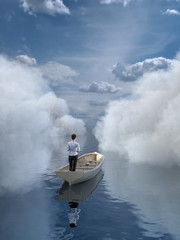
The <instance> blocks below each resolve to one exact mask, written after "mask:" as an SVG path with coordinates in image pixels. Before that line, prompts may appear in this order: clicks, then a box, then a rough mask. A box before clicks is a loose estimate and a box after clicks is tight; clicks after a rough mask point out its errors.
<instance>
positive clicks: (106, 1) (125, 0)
mask: <svg viewBox="0 0 180 240" xmlns="http://www.w3.org/2000/svg"><path fill="white" fill-rule="evenodd" d="M100 2H101V3H103V4H111V3H122V4H123V5H124V6H126V5H127V4H128V3H129V2H131V0H100Z"/></svg>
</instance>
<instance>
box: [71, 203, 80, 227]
mask: <svg viewBox="0 0 180 240" xmlns="http://www.w3.org/2000/svg"><path fill="white" fill-rule="evenodd" d="M78 205H79V204H78V202H69V206H70V209H69V211H68V218H69V226H70V227H72V228H73V227H76V226H77V220H78V219H79V212H80V211H81V210H80V209H78Z"/></svg>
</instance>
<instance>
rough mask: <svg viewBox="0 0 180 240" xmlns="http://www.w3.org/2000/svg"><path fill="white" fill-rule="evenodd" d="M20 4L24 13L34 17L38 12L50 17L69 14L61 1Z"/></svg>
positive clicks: (22, 2) (34, 1) (44, 0)
mask: <svg viewBox="0 0 180 240" xmlns="http://www.w3.org/2000/svg"><path fill="white" fill-rule="evenodd" d="M20 3H21V6H22V7H23V9H24V12H26V13H28V14H30V15H35V14H36V13H38V12H39V13H45V14H49V15H52V16H54V15H56V14H70V11H69V9H68V8H67V7H66V6H65V5H64V3H63V0H38V1H37V0H20Z"/></svg>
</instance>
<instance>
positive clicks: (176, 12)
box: [163, 9, 180, 15]
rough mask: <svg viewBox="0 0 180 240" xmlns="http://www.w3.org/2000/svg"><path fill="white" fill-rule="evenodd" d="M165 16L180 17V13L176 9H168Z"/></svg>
mask: <svg viewBox="0 0 180 240" xmlns="http://www.w3.org/2000/svg"><path fill="white" fill-rule="evenodd" d="M163 14H165V15H180V12H179V11H177V10H175V9H167V10H166V11H165V12H164V13H163Z"/></svg>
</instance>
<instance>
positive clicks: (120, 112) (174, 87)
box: [95, 60, 180, 166]
mask: <svg viewBox="0 0 180 240" xmlns="http://www.w3.org/2000/svg"><path fill="white" fill-rule="evenodd" d="M179 122H180V62H179V61H177V60H174V61H172V66H171V68H170V69H169V70H168V71H167V70H164V71H163V70H159V71H155V72H152V73H147V74H145V75H144V76H143V77H142V78H140V79H139V80H138V81H137V84H136V87H135V88H134V91H133V93H132V95H131V96H130V97H128V98H124V99H121V100H119V101H112V102H110V103H109V105H108V107H107V109H106V113H105V116H104V117H102V119H101V120H100V121H99V122H98V123H97V126H96V128H95V135H96V138H97V139H98V141H99V143H100V148H101V150H103V151H111V152H115V153H118V154H119V155H122V154H127V155H128V159H129V161H130V162H138V163H139V162H145V163H149V164H154V165H161V166H171V165H178V166H180V148H179V145H180V138H179V136H180V124H179Z"/></svg>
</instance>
